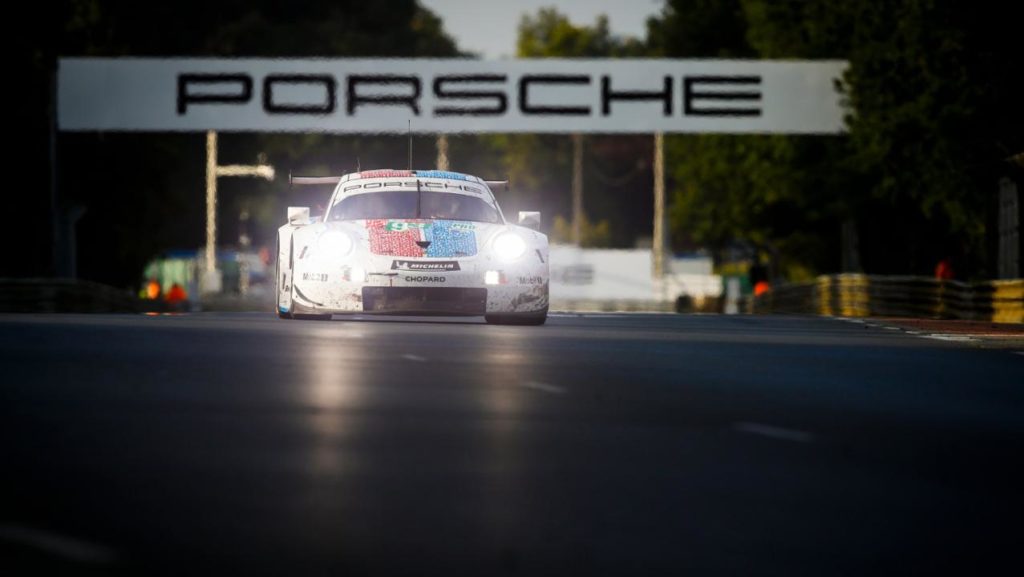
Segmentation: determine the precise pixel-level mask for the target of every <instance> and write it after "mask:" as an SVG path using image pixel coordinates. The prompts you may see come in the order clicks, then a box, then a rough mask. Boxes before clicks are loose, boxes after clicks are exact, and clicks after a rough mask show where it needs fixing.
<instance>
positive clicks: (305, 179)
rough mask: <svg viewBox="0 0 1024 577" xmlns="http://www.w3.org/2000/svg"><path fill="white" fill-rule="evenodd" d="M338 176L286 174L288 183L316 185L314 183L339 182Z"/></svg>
mask: <svg viewBox="0 0 1024 577" xmlns="http://www.w3.org/2000/svg"><path fill="white" fill-rule="evenodd" d="M341 178H342V177H340V176H292V175H291V174H289V175H288V184H289V185H296V184H297V185H299V186H304V185H316V184H338V183H339V182H341Z"/></svg>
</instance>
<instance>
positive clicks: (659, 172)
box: [651, 132, 665, 279]
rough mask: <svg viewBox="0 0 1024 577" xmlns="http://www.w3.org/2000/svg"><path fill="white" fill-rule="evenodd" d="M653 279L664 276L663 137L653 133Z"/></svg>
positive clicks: (658, 133)
mask: <svg viewBox="0 0 1024 577" xmlns="http://www.w3.org/2000/svg"><path fill="white" fill-rule="evenodd" d="M651 257H652V259H653V260H654V278H656V279H660V278H662V277H663V276H665V136H664V135H663V134H662V133H660V132H656V133H654V238H652V239H651Z"/></svg>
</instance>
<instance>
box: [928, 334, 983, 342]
mask: <svg viewBox="0 0 1024 577" xmlns="http://www.w3.org/2000/svg"><path fill="white" fill-rule="evenodd" d="M921 336H922V337H924V338H926V339H933V340H936V341H949V342H954V343H970V342H974V341H976V340H978V339H976V338H974V337H971V336H968V335H945V334H941V333H933V334H930V335H921Z"/></svg>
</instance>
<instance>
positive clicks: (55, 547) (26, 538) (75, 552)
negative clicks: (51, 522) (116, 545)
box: [0, 525, 117, 564]
mask: <svg viewBox="0 0 1024 577" xmlns="http://www.w3.org/2000/svg"><path fill="white" fill-rule="evenodd" d="M0 541H7V542H8V543H15V544H18V545H25V546H28V547H32V548H34V549H36V550H39V551H43V552H44V553H49V554H51V555H56V556H58V557H63V558H65V559H70V560H72V561H77V562H79V563H95V564H100V563H111V562H113V561H114V560H115V559H117V554H116V553H114V550H113V549H110V548H108V547H104V546H103V545H96V544H95V543H89V542H87V541H82V540H80V539H74V538H72V537H65V536H64V535H58V534H56V533H51V532H49V531H42V530H39V529H31V528H29V527H19V526H17V525H0Z"/></svg>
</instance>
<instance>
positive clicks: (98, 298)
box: [0, 278, 146, 313]
mask: <svg viewBox="0 0 1024 577" xmlns="http://www.w3.org/2000/svg"><path fill="white" fill-rule="evenodd" d="M143 310H146V307H145V304H144V303H142V302H141V301H139V299H138V298H136V297H135V295H133V294H131V293H130V292H128V291H122V290H118V289H116V288H114V287H110V286H106V285H102V284H98V283H94V282H88V281H81V280H73V279H59V278H58V279H32V278H26V279H23V278H6V279H0V312H5V313H121V312H141V311H143Z"/></svg>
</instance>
